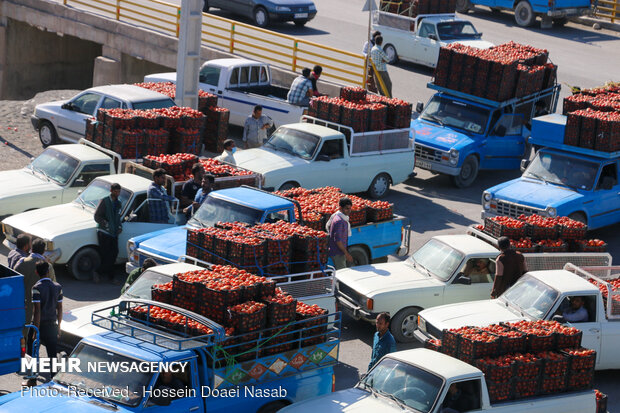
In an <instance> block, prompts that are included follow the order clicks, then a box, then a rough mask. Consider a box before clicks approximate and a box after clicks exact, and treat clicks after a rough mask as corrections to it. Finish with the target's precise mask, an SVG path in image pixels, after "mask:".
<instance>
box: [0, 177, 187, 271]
mask: <svg viewBox="0 0 620 413" xmlns="http://www.w3.org/2000/svg"><path fill="white" fill-rule="evenodd" d="M115 182H116V183H118V184H120V185H121V194H120V197H119V200H120V201H121V204H122V212H121V218H122V223H123V232H122V233H121V234H120V235H119V241H118V242H119V254H118V261H119V262H123V261H125V260H126V259H127V255H126V251H127V250H126V249H125V248H123V247H124V246H125V245H127V241H128V240H129V239H130V238H132V237H135V236H137V235H142V234H146V233H149V232H153V231H157V230H160V229H164V228H169V227H172V226H175V225H180V224H183V223H185V215H184V214H183V213H182V212H181V211H179V212H180V213H179V214H172V213H171V212H170V211H169V221H168V222H167V223H152V222H149V216H148V215H149V214H148V209H149V208H148V201H147V199H146V197H147V190H148V188H149V186H150V184H151V182H152V181H151V180H149V179H145V178H142V177H140V176H137V175H131V174H119V175H106V176H100V177H97V178H96V179H94V180H93V181H92V182H91V183H90V184H89V185H88V186H87V187H86V188H85V189H84V192H82V193H81V194H80V195H79V196H78V197H77V198H76V199H75V200H74V201H73V202H70V203H68V204H62V205H56V206H50V207H46V208H41V209H37V210H34V211H28V212H23V213H21V214H17V215H13V216H11V217H9V218H5V219H4V220H3V221H2V231H3V233H4V236H5V240H4V244H5V245H6V246H7V247H9V248H13V246H14V243H15V241H16V239H17V236H18V235H19V234H23V233H27V234H30V235H32V237H33V238H34V237H38V238H41V239H43V240H45V242H46V252H45V254H46V256H47V257H48V259H49V260H50V262H53V263H54V264H57V265H60V264H67V267H68V269H69V272H70V273H71V275H73V277H75V278H76V279H80V280H84V279H90V278H91V277H92V275H93V272H94V271H95V270H96V269H97V268H98V267H99V263H100V261H101V259H100V255H99V251H98V249H99V247H98V244H97V224H96V222H95V220H94V214H95V208H96V207H97V204H98V202H99V200H100V199H101V198H103V197H106V196H108V195H109V194H110V186H111V185H112V184H113V183H115Z"/></svg>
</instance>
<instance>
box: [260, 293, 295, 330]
mask: <svg viewBox="0 0 620 413" xmlns="http://www.w3.org/2000/svg"><path fill="white" fill-rule="evenodd" d="M262 301H263V302H264V303H265V304H267V327H275V326H279V325H283V324H286V323H289V322H291V321H295V313H296V310H297V300H296V299H294V298H293V296H292V295H290V294H286V293H284V292H283V291H282V290H281V289H279V288H276V291H275V292H274V294H273V295H268V296H265V297H263V300H262Z"/></svg>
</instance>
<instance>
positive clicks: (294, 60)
mask: <svg viewBox="0 0 620 413" xmlns="http://www.w3.org/2000/svg"><path fill="white" fill-rule="evenodd" d="M298 47H299V46H298V42H297V40H293V64H292V65H291V70H292V71H293V72H296V71H297V50H298Z"/></svg>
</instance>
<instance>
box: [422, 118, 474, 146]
mask: <svg viewBox="0 0 620 413" xmlns="http://www.w3.org/2000/svg"><path fill="white" fill-rule="evenodd" d="M411 127H412V128H413V129H414V130H415V141H416V143H420V144H422V145H425V146H430V147H432V148H435V149H439V150H442V151H446V152H447V151H449V150H450V149H452V148H455V149H459V148H462V147H465V146H467V145H469V144H471V143H473V142H474V140H473V139H471V138H470V137H469V136H467V135H465V134H464V133H461V132H457V131H455V130H453V129H450V128H443V127H439V126H436V125H434V124H432V123H429V122H425V121H423V120H422V119H416V120H414V121H412V122H411Z"/></svg>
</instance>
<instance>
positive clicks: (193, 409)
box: [189, 406, 199, 412]
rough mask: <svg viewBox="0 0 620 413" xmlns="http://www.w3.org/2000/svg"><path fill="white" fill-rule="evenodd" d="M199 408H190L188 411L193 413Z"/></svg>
mask: <svg viewBox="0 0 620 413" xmlns="http://www.w3.org/2000/svg"><path fill="white" fill-rule="evenodd" d="M198 409H199V407H198V406H194V407H190V409H189V411H190V412H195V411H198Z"/></svg>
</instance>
